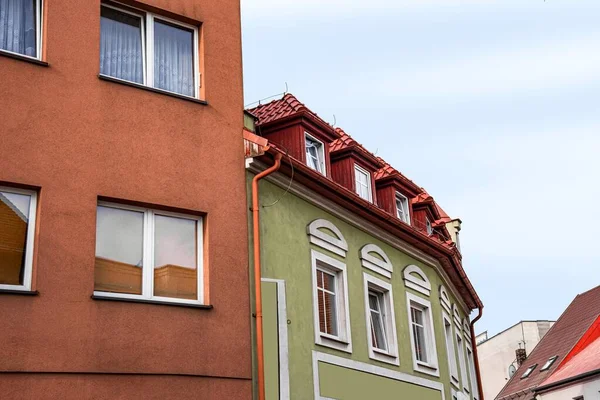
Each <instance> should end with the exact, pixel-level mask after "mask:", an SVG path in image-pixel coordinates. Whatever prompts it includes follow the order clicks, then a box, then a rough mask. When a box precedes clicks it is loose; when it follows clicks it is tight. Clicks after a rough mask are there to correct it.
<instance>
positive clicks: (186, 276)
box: [154, 215, 198, 300]
mask: <svg viewBox="0 0 600 400" xmlns="http://www.w3.org/2000/svg"><path fill="white" fill-rule="evenodd" d="M197 224H198V222H197V221H195V220H190V219H184V218H173V217H166V216H163V215H156V216H155V218H154V295H155V296H161V297H173V298H178V299H190V300H197V299H198V253H197V251H198V249H197V243H198V238H197V236H196V235H197V232H198V229H197Z"/></svg>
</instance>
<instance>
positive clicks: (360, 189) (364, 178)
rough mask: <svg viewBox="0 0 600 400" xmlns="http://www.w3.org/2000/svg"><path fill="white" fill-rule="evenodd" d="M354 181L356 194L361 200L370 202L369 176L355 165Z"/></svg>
mask: <svg viewBox="0 0 600 400" xmlns="http://www.w3.org/2000/svg"><path fill="white" fill-rule="evenodd" d="M354 179H355V184H356V193H357V194H358V195H359V196H360V197H362V198H363V199H365V200H367V201H372V198H373V197H372V194H371V174H370V173H369V172H368V171H367V170H365V169H363V168H361V167H359V166H358V165H356V164H355V165H354Z"/></svg>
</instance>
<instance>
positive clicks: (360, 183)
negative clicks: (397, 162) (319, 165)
mask: <svg viewBox="0 0 600 400" xmlns="http://www.w3.org/2000/svg"><path fill="white" fill-rule="evenodd" d="M336 132H337V133H338V134H339V135H340V137H339V139H337V140H336V141H334V142H333V143H331V145H330V147H329V150H330V157H331V177H332V179H333V180H334V181H335V182H337V183H339V184H340V185H342V186H344V187H346V188H347V189H350V190H352V191H353V192H354V193H356V194H357V195H358V196H360V197H362V198H363V199H365V200H367V201H369V202H371V203H373V204H377V192H376V190H375V173H376V172H377V171H378V170H379V169H380V168H382V167H383V164H382V162H381V161H380V160H379V159H378V158H377V157H375V156H374V155H373V154H372V153H370V152H368V151H367V150H365V148H364V147H362V146H361V145H360V144H359V143H358V142H356V141H355V140H354V139H352V138H351V137H350V136H348V135H347V134H346V132H344V131H343V130H342V129H340V128H336Z"/></svg>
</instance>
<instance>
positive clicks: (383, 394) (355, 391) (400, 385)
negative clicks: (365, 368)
mask: <svg viewBox="0 0 600 400" xmlns="http://www.w3.org/2000/svg"><path fill="white" fill-rule="evenodd" d="M319 387H320V388H321V396H325V397H329V398H332V399H344V400H370V399H377V400H399V399H406V400H416V399H418V400H441V399H442V394H441V392H439V391H437V390H434V389H428V388H424V387H422V386H417V385H413V384H410V383H406V382H400V381H396V380H393V379H388V378H384V377H381V376H377V375H371V374H368V373H364V372H361V371H355V370H351V369H347V368H343V367H339V366H336V365H331V364H326V363H323V362H320V363H319Z"/></svg>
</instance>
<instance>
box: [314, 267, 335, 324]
mask: <svg viewBox="0 0 600 400" xmlns="http://www.w3.org/2000/svg"><path fill="white" fill-rule="evenodd" d="M317 296H318V297H317V300H318V302H319V329H320V330H321V333H326V334H328V335H332V336H337V335H338V321H337V305H336V303H337V300H336V276H335V274H332V273H330V272H327V271H324V270H322V269H318V270H317Z"/></svg>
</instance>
